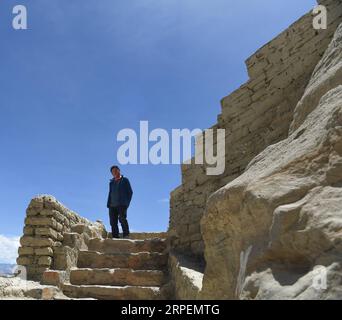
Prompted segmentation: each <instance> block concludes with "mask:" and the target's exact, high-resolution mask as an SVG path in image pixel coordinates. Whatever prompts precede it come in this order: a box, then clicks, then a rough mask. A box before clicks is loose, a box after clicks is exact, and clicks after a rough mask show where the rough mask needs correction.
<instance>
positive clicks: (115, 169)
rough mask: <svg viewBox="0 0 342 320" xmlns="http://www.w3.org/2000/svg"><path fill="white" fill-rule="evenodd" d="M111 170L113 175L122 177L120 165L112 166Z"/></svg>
mask: <svg viewBox="0 0 342 320" xmlns="http://www.w3.org/2000/svg"><path fill="white" fill-rule="evenodd" d="M110 172H111V173H112V175H113V177H120V168H119V167H118V166H112V167H111V168H110Z"/></svg>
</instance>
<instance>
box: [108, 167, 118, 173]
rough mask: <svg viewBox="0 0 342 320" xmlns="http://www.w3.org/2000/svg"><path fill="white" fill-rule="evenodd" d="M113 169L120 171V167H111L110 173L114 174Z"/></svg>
mask: <svg viewBox="0 0 342 320" xmlns="http://www.w3.org/2000/svg"><path fill="white" fill-rule="evenodd" d="M113 169H118V170H119V171H120V168H119V167H118V166H111V167H110V172H112V171H113Z"/></svg>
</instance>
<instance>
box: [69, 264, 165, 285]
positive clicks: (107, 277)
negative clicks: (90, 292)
mask: <svg viewBox="0 0 342 320" xmlns="http://www.w3.org/2000/svg"><path fill="white" fill-rule="evenodd" d="M164 280H165V276H164V273H163V272H162V271H159V270H132V269H127V268H121V269H89V268H88V269H87V268H85V269H74V270H71V272H70V283H71V284H76V285H107V286H109V285H110V286H126V285H130V286H161V285H162V284H163V283H164Z"/></svg>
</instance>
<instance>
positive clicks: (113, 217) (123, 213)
mask: <svg viewBox="0 0 342 320" xmlns="http://www.w3.org/2000/svg"><path fill="white" fill-rule="evenodd" d="M109 219H110V225H111V227H112V236H113V238H119V227H118V220H119V221H120V224H121V227H122V235H123V236H124V237H125V236H128V235H129V227H128V221H127V207H126V206H118V207H112V208H109Z"/></svg>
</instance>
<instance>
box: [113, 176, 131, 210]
mask: <svg viewBox="0 0 342 320" xmlns="http://www.w3.org/2000/svg"><path fill="white" fill-rule="evenodd" d="M132 195H133V191H132V188H131V184H130V183H129V180H128V179H127V178H126V177H124V176H122V177H121V179H119V180H118V181H115V179H111V180H110V183H109V194H108V200H107V208H112V207H118V206H125V207H129V204H130V202H131V199H132Z"/></svg>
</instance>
